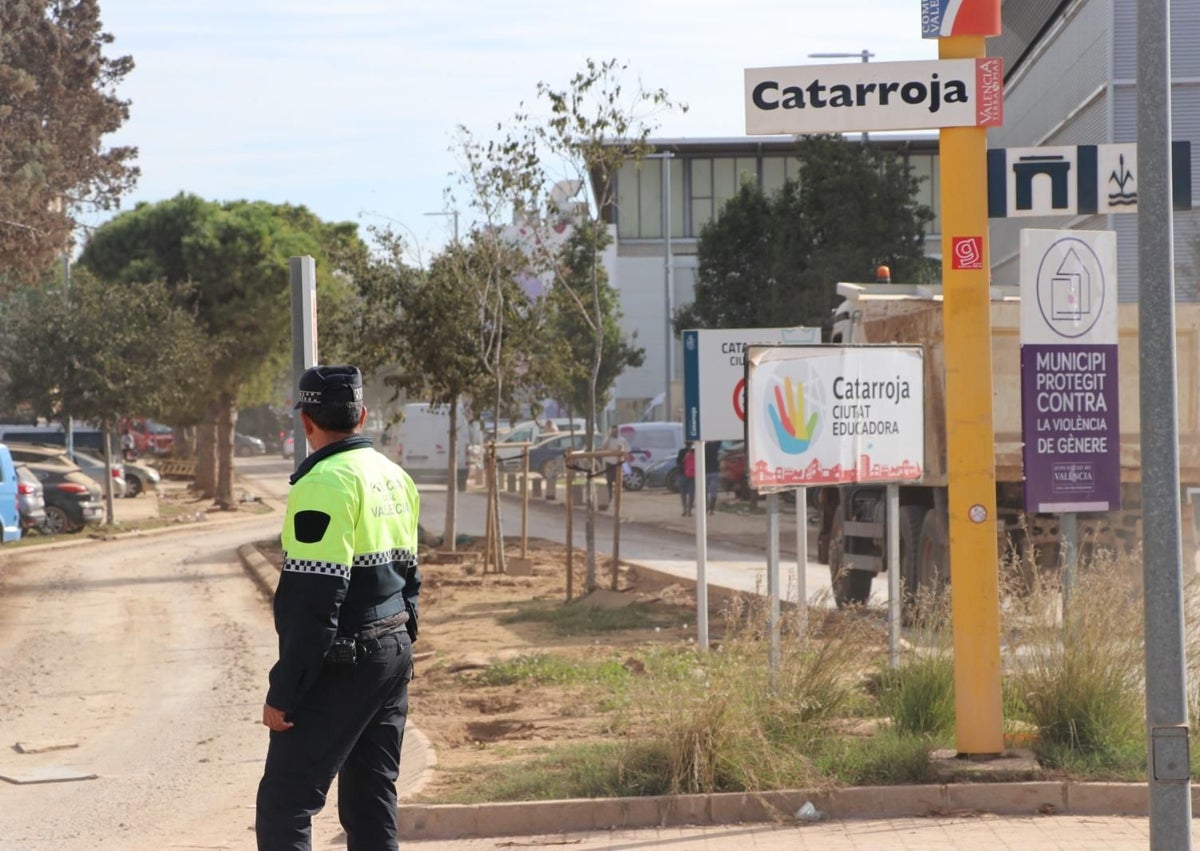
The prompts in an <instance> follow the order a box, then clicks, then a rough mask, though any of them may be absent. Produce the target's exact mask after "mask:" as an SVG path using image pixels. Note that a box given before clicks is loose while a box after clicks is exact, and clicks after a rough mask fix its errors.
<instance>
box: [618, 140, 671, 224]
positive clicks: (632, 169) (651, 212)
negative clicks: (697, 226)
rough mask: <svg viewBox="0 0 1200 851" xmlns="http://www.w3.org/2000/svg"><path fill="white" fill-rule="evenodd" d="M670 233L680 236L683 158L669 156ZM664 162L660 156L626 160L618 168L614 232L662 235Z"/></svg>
mask: <svg viewBox="0 0 1200 851" xmlns="http://www.w3.org/2000/svg"><path fill="white" fill-rule="evenodd" d="M670 169H671V176H670V183H671V236H673V237H682V236H683V234H684V221H683V193H684V186H683V175H684V168H683V161H682V160H681V159H680V158H679V157H675V158H672V159H671V160H670ZM662 180H663V166H662V160H661V159H644V160H642V161H641V162H640V163H638V162H632V161H630V162H626V163H624V164H623V165H622V166H621V168H620V169H619V170H618V171H617V235H618V236H619V238H621V239H662V236H663V208H662V201H663V183H662Z"/></svg>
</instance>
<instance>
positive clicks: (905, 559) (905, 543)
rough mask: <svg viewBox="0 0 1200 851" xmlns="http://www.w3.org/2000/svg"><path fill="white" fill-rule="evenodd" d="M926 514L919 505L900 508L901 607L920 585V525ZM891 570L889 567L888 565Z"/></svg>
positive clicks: (907, 602)
mask: <svg viewBox="0 0 1200 851" xmlns="http://www.w3.org/2000/svg"><path fill="white" fill-rule="evenodd" d="M926 513H928V512H926V511H925V509H924V508H922V507H921V506H919V505H902V506H900V595H901V600H900V603H901V605H909V604H910V603H911V602H912V601H913V600H914V599H915V598H916V596H917V591H918V589H919V587H920V584H921V574H920V572H921V562H920V552H921V548H920V544H921V524H922V522H923V520H924V519H925V515H926ZM888 569H889V570H890V569H891V565H888Z"/></svg>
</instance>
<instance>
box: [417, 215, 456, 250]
mask: <svg viewBox="0 0 1200 851" xmlns="http://www.w3.org/2000/svg"><path fill="white" fill-rule="evenodd" d="M422 215H426V216H453V217H454V244H455V245H458V210H443V211H440V212H436V213H423V214H422Z"/></svg>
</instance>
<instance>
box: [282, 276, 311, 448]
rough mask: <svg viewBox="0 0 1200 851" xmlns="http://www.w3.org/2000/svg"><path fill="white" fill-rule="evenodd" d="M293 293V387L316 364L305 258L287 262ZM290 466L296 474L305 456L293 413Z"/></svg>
mask: <svg viewBox="0 0 1200 851" xmlns="http://www.w3.org/2000/svg"><path fill="white" fill-rule="evenodd" d="M288 269H289V276H290V281H291V293H292V387H295V386H296V385H297V384H298V383H299V382H300V376H301V375H303V374H304V370H306V369H308V368H309V367H311V366H316V363H317V261H315V260H313V258H312V257H309V256H308V255H307V254H306V255H304V256H303V257H290V258H288ZM292 439H293V440H294V441H295V448H294V450H293V452H292V465H293V467H294V469H296V470H299V469H300V465H301V464H302V463H303V462H304V459H305V458H306V457H307V456H308V442H307V440H306V439H305V437H304V426H303V425H302V424H301V423H300V414H299V413H297V412H296V411H292Z"/></svg>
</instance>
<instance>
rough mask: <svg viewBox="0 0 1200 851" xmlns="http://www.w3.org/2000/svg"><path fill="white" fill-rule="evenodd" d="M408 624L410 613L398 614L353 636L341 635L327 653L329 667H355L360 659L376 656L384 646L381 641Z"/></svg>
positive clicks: (368, 626)
mask: <svg viewBox="0 0 1200 851" xmlns="http://www.w3.org/2000/svg"><path fill="white" fill-rule="evenodd" d="M407 623H408V612H407V611H404V612H398V613H396V614H394V615H391V616H390V617H386V618H382V619H380V620H377V621H374V622H372V623H370V624H368V625H367V626H365V627H363V628H362V629H360V630H359V631H358V632H356V633H355V634H354V635H353V636H344V635H339V636H338V637H337V638H335V639H333V644H332V646H330V648H329V650H328V651H327V652H326V653H325V662H326V664H329V665H353V664H355V663H356V662H357V661H358V660H359V659H364V658H366V657H368V656H372V655H374V654H375V653H376V652H378V650H379V648H380V647H382V646H383V644H382V642H380V640H379V639H381V638H386V637H387V636H389V635H395V634H396V633H398V632H402V631H403V630H404V628H405V624H407Z"/></svg>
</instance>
